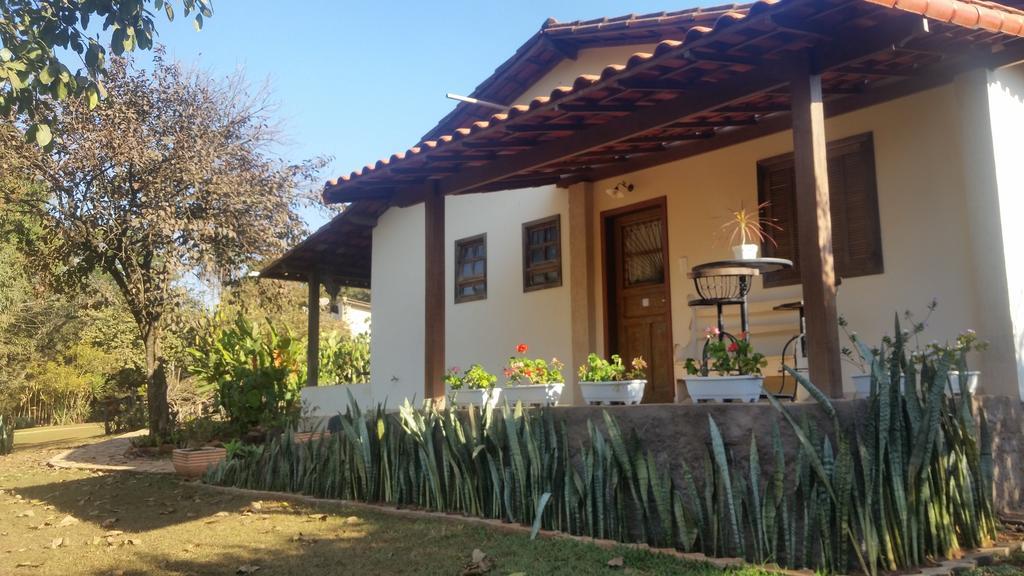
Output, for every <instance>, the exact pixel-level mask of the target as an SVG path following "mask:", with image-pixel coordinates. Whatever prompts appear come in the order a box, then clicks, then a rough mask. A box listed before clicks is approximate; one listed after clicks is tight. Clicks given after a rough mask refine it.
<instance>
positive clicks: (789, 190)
mask: <svg viewBox="0 0 1024 576" xmlns="http://www.w3.org/2000/svg"><path fill="white" fill-rule="evenodd" d="M757 169H758V182H759V186H758V188H759V190H758V196H757V203H758V204H763V203H765V202H768V206H767V207H765V208H763V209H762V210H761V217H762V218H765V219H768V220H770V221H772V222H774V223H776V224H777V225H778V226H779V227H780V228H782V229H781V230H774V229H773V230H771V231H770V232H771V235H772V238H774V239H775V242H776V245H773V244H772V243H771V242H766V243H765V244H764V245H763V246H761V253H762V254H763V255H764V256H765V257H767V258H785V259H787V260H792V261H793V262H799V260H800V251H799V250H800V249H799V246H798V245H797V235H796V226H795V224H796V169H795V168H794V166H793V156H792V154H790V155H788V156H786V157H780V158H777V159H775V160H772V161H766V162H759V163H758V166H757ZM799 282H800V270H799V267H798V266H794V267H793V268H791V269H788V270H780V271H778V272H772V273H770V274H766V275H765V276H764V286H765V288H771V287H773V286H788V285H790V284H798V283H799Z"/></svg>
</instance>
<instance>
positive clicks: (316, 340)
mask: <svg viewBox="0 0 1024 576" xmlns="http://www.w3.org/2000/svg"><path fill="white" fill-rule="evenodd" d="M307 280H308V282H309V284H308V288H309V296H308V302H307V304H306V308H307V326H306V386H319V385H320V271H319V270H312V271H310V273H309V278H308V279H307Z"/></svg>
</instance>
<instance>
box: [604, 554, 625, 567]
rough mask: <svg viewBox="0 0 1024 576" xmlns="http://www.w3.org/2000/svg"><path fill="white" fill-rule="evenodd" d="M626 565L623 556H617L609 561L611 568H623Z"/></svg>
mask: <svg viewBox="0 0 1024 576" xmlns="http://www.w3.org/2000/svg"><path fill="white" fill-rule="evenodd" d="M625 565H626V560H625V559H624V558H623V557H622V556H616V557H615V558H612V559H611V560H609V561H608V567H609V568H622V567H623V566H625Z"/></svg>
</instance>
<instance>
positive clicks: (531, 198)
mask: <svg viewBox="0 0 1024 576" xmlns="http://www.w3.org/2000/svg"><path fill="white" fill-rule="evenodd" d="M567 210H568V196H567V193H566V191H565V190H559V189H556V188H554V187H543V188H533V189H528V190H513V191H507V192H503V193H501V194H476V195H467V196H455V197H449V198H447V199H446V200H445V224H446V226H445V301H446V320H445V324H446V326H445V327H446V332H447V337H446V339H445V350H446V361H445V364H446V366H449V367H450V366H457V367H460V368H462V369H463V370H465V369H466V368H468V367H469V366H470V365H472V364H474V363H479V364H481V365H483V366H484V367H485V368H486V369H487V370H488V371H490V372H492V373H494V374H496V375H498V376H499V378H500V375H501V371H502V368H503V367H504V366H505V364H506V362H507V360H508V358H509V356H511V355H513V354H514V353H515V347H516V345H517V344H519V343H526V344H527V345H529V347H530V355H531V357H544V358H548V359H550V358H553V357H554V358H559V359H562V360H563V361H568V359H569V356H570V353H571V348H572V338H571V335H570V320H569V286H570V279H569V274H568V270H569V268H568V266H569V263H568V235H567V226H568V217H567ZM556 214H559V215H561V217H562V227H563V233H562V253H563V265H562V266H563V270H562V286H560V287H557V288H548V289H545V290H536V291H531V292H523V275H522V272H523V269H522V258H523V255H522V241H523V240H522V233H523V231H522V225H523V224H524V223H526V222H530V221H533V220H537V219H540V218H546V217H548V216H553V215H556ZM485 232H486V233H487V298H486V299H484V300H476V301H473V302H464V303H459V304H456V303H455V286H454V270H455V263H454V260H455V241H456V240H459V239H461V238H466V237H469V236H475V235H477V234H481V233H485ZM423 235H424V223H423V206H422V205H417V206H413V207H410V208H392V209H390V210H388V211H387V212H385V213H384V215H383V216H382V217H381V218H380V220H379V221H378V223H377V226H376V228H374V232H373V261H372V266H373V268H372V279H371V285H372V286H373V309H374V314H373V334H374V336H373V338H372V340H371V344H370V346H371V363H372V364H371V369H370V373H371V379H372V383H373V388H374V396H375V398H376V401H378V402H382V401H384V399H385V397H386V398H387V399H388V404H389V405H391V406H394V405H396V403H401V401H402V400H403V399H405V398H409V399H410V400H414V399H415V400H420V399H422V398H423V341H424V340H423V338H424V325H423V315H424V293H423V282H424V249H423Z"/></svg>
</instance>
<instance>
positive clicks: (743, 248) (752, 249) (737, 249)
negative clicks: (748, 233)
mask: <svg viewBox="0 0 1024 576" xmlns="http://www.w3.org/2000/svg"><path fill="white" fill-rule="evenodd" d="M758 248H760V246H758V245H757V244H740V245H738V246H733V247H732V256H733V258H736V259H737V260H753V259H754V258H757V250H758Z"/></svg>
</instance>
